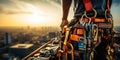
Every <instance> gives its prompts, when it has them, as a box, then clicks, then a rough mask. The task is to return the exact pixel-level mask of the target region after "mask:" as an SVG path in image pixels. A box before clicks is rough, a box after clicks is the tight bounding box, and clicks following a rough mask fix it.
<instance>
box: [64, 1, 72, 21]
mask: <svg viewBox="0 0 120 60" xmlns="http://www.w3.org/2000/svg"><path fill="white" fill-rule="evenodd" d="M71 3H72V0H62V14H63V15H62V20H67V17H68V13H69V8H70V5H71Z"/></svg>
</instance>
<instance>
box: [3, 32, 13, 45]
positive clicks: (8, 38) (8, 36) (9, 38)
mask: <svg viewBox="0 0 120 60" xmlns="http://www.w3.org/2000/svg"><path fill="white" fill-rule="evenodd" d="M11 43H12V34H11V33H7V32H6V33H5V35H4V45H10V44H11Z"/></svg>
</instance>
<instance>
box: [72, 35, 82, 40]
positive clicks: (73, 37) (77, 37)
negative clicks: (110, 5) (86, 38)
mask: <svg viewBox="0 0 120 60" xmlns="http://www.w3.org/2000/svg"><path fill="white" fill-rule="evenodd" d="M79 38H83V36H78V35H76V34H71V35H70V40H72V41H78V40H79Z"/></svg>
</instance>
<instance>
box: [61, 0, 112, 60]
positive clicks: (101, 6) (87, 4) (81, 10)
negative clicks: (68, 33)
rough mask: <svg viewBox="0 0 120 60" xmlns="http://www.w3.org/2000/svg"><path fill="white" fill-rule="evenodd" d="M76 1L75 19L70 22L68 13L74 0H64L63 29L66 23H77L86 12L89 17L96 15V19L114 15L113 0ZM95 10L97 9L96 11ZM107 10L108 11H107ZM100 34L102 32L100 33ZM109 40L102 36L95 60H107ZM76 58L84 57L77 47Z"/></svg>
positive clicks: (69, 24)
mask: <svg viewBox="0 0 120 60" xmlns="http://www.w3.org/2000/svg"><path fill="white" fill-rule="evenodd" d="M73 1H74V19H73V20H72V21H71V22H70V23H68V19H67V18H68V14H69V9H70V6H71V3H72V0H62V14H63V15H62V23H61V25H60V27H61V29H63V27H64V26H65V25H68V26H72V25H75V24H76V22H78V20H79V19H80V18H81V17H82V15H83V14H85V11H86V15H87V17H93V16H95V15H96V16H95V17H94V19H96V18H98V19H99V20H100V19H106V16H107V18H112V15H111V14H110V7H111V4H112V0H73ZM94 10H95V11H94ZM106 11H107V12H106ZM99 35H100V33H99ZM107 44H108V42H107V40H106V39H105V38H102V39H101V40H100V41H99V43H98V45H97V46H96V48H95V50H96V54H94V60H107V58H106V52H107V50H106V47H107ZM74 55H75V60H80V59H82V60H83V57H82V58H81V57H79V56H80V54H79V50H77V49H76V48H75V52H74Z"/></svg>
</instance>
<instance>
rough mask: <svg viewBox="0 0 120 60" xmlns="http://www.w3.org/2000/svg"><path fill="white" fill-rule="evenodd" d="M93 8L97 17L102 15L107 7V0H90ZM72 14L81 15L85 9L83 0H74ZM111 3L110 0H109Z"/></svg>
mask: <svg viewBox="0 0 120 60" xmlns="http://www.w3.org/2000/svg"><path fill="white" fill-rule="evenodd" d="M91 3H92V6H93V8H94V9H95V10H96V11H97V17H104V14H105V10H106V9H107V0H91ZM74 4H75V5H74V12H75V15H74V16H81V15H83V13H84V11H85V7H84V4H83V0H74ZM110 5H111V0H110Z"/></svg>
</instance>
